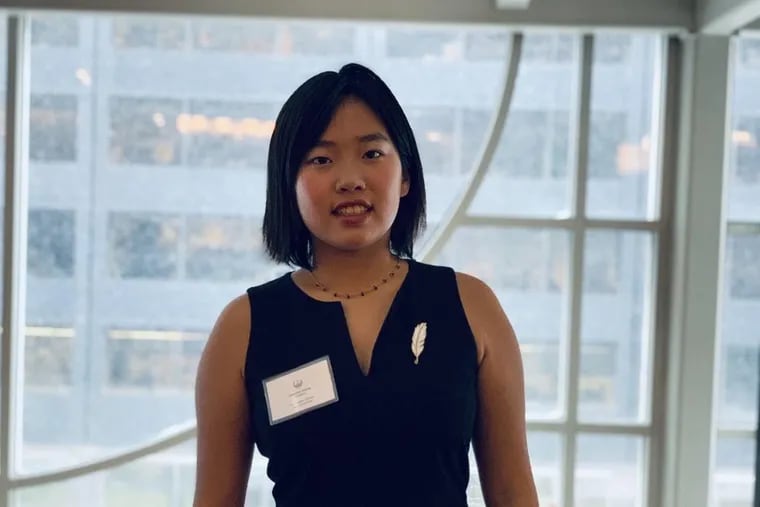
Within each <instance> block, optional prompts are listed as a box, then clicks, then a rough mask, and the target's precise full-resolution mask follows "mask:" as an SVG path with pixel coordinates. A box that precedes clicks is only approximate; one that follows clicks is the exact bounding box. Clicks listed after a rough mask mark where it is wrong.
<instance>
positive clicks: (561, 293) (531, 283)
mask: <svg viewBox="0 0 760 507" xmlns="http://www.w3.org/2000/svg"><path fill="white" fill-rule="evenodd" d="M568 240H569V236H568V234H567V233H566V232H565V231H560V230H541V229H501V228H488V227H462V228H458V229H457V230H456V231H455V232H454V234H453V235H452V237H451V240H450V241H449V243H448V244H447V245H446V247H445V248H444V249H443V251H442V252H441V254H440V256H439V257H438V258H437V259H435V262H437V263H440V264H445V265H450V266H454V267H455V268H456V269H458V270H459V271H463V272H465V273H470V274H473V275H475V276H478V277H480V278H481V279H482V280H483V281H485V282H486V283H488V284H489V285H490V287H491V288H492V289H493V290H494V292H495V293H496V295H497V296H498V298H499V300H500V302H501V304H502V307H503V308H504V310H505V311H506V312H507V314H508V315H509V316H510V319H511V320H512V324H513V326H514V328H515V332H516V333H517V336H518V340H519V342H520V348H521V350H522V356H523V362H524V368H525V383H526V384H525V391H526V401H527V411H528V417H529V418H530V419H536V418H539V419H546V418H559V417H560V416H561V413H562V400H563V395H564V392H563V388H562V386H563V384H564V368H565V362H564V361H562V360H561V359H560V358H561V355H560V351H561V350H562V347H563V344H564V341H565V327H564V322H565V321H564V315H565V314H566V311H567V297H566V296H567V290H568V286H567V271H568Z"/></svg>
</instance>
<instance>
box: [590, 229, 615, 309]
mask: <svg viewBox="0 0 760 507" xmlns="http://www.w3.org/2000/svg"><path fill="white" fill-rule="evenodd" d="M621 241H622V233H619V232H613V231H589V232H588V233H587V234H586V252H585V261H584V264H585V266H584V274H583V290H584V291H585V292H591V293H601V294H612V293H616V292H619V291H620V289H621V287H620V262H621V258H620V256H621V248H620V242H621Z"/></svg>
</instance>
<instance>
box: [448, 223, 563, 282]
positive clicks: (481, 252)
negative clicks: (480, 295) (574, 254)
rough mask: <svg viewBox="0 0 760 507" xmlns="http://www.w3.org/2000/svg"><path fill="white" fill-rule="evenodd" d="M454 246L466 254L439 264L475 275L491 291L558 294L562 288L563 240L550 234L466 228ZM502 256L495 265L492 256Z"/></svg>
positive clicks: (459, 231) (543, 231)
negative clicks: (483, 279) (484, 281)
mask: <svg viewBox="0 0 760 507" xmlns="http://www.w3.org/2000/svg"><path fill="white" fill-rule="evenodd" d="M456 244H458V245H463V246H464V245H467V249H466V251H459V252H456V253H455V252H454V251H453V250H452V251H451V252H450V253H446V254H445V256H443V257H442V259H441V260H442V261H443V262H445V263H446V264H448V265H454V266H459V267H460V268H461V269H462V270H463V271H465V272H467V273H478V274H479V276H482V277H484V278H485V279H487V280H488V281H489V283H491V284H492V286H493V288H494V289H495V290H496V289H499V290H503V289H512V290H518V291H524V292H530V291H534V292H558V291H560V290H562V289H564V287H565V284H566V279H565V272H566V262H567V260H566V256H567V237H566V235H565V234H564V233H563V232H558V231H552V230H540V229H536V230H532V229H507V230H499V229H497V228H486V227H482V228H481V227H478V228H476V227H467V228H466V229H465V228H462V229H459V230H458V231H457V236H456ZM496 253H499V254H500V255H502V256H504V258H503V259H502V262H497V260H496V258H495V255H496Z"/></svg>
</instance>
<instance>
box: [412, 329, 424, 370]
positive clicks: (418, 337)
mask: <svg viewBox="0 0 760 507" xmlns="http://www.w3.org/2000/svg"><path fill="white" fill-rule="evenodd" d="M426 337H427V322H420V323H419V324H417V327H415V328H414V333H413V334H412V354H414V364H419V363H420V356H421V355H422V351H423V350H425V338H426Z"/></svg>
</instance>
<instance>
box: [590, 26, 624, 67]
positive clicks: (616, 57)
mask: <svg viewBox="0 0 760 507" xmlns="http://www.w3.org/2000/svg"><path fill="white" fill-rule="evenodd" d="M631 42H632V39H631V36H630V35H626V34H611V33H602V34H599V35H596V36H595V37H594V63H601V64H619V63H624V62H626V61H628V60H629V59H630V53H631Z"/></svg>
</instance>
